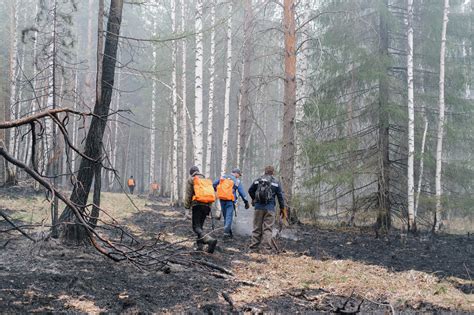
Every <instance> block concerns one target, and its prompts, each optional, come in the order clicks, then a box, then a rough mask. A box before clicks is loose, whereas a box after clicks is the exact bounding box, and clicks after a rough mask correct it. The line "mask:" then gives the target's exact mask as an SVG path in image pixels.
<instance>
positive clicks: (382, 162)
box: [376, 0, 391, 232]
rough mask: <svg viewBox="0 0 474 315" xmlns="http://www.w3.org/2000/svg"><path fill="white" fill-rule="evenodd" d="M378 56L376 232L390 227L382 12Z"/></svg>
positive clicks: (384, 22)
mask: <svg viewBox="0 0 474 315" xmlns="http://www.w3.org/2000/svg"><path fill="white" fill-rule="evenodd" d="M384 3H385V8H387V7H388V1H387V0H385V2H384ZM379 14H380V16H379V19H380V20H379V23H380V25H379V27H380V29H379V58H380V59H381V63H382V67H384V68H383V69H381V70H380V75H379V99H378V105H379V108H378V113H379V126H378V151H379V159H378V162H379V170H378V193H377V195H378V214H377V223H376V226H377V232H379V231H382V232H387V231H388V230H389V229H390V227H391V213H390V194H389V191H390V188H389V187H390V156H389V124H390V120H389V115H388V100H389V94H388V93H389V86H388V77H387V71H388V70H387V69H386V66H385V62H386V60H388V44H389V39H388V25H387V20H386V17H385V16H384V13H383V12H380V13H379Z"/></svg>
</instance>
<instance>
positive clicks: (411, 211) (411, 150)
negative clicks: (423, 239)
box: [407, 0, 416, 231]
mask: <svg viewBox="0 0 474 315" xmlns="http://www.w3.org/2000/svg"><path fill="white" fill-rule="evenodd" d="M407 1H408V2H407V11H408V30H407V50H408V51H407V81H408V82H407V84H408V167H407V171H408V174H407V188H408V227H409V229H410V230H412V231H416V222H415V220H416V218H415V179H414V176H415V175H414V171H415V169H414V159H415V108H414V84H413V0H407Z"/></svg>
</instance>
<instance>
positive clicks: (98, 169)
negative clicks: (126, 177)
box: [89, 0, 112, 228]
mask: <svg viewBox="0 0 474 315" xmlns="http://www.w3.org/2000/svg"><path fill="white" fill-rule="evenodd" d="M103 60H104V0H99V12H98V14H97V64H96V69H97V72H96V79H95V85H96V88H95V97H96V100H97V103H101V99H102V75H103V71H102V69H103V66H102V62H103ZM110 99H112V96H111V97H110ZM109 106H110V102H109ZM107 112H108V110H107ZM104 132H105V130H104ZM102 137H103V136H102ZM102 147H103V145H102V144H101V148H100V149H99V151H100V152H99V156H100V155H101V154H102V150H103V148H102ZM93 167H94V174H93V176H94V192H93V197H92V199H93V206H92V211H91V218H90V221H89V222H90V224H91V225H92V227H94V228H95V226H96V225H97V220H98V219H99V215H100V208H99V207H100V192H101V189H102V177H101V175H102V164H101V163H95V165H93Z"/></svg>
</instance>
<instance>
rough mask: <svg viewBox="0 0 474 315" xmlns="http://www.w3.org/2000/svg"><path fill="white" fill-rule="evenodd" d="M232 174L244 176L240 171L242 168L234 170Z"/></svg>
mask: <svg viewBox="0 0 474 315" xmlns="http://www.w3.org/2000/svg"><path fill="white" fill-rule="evenodd" d="M232 173H234V174H239V175H240V176H242V172H241V171H240V168H237V167H236V168H234V169H233V170H232Z"/></svg>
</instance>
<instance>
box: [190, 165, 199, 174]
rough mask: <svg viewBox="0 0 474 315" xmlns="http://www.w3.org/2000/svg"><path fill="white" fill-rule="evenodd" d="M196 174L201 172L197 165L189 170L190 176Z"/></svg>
mask: <svg viewBox="0 0 474 315" xmlns="http://www.w3.org/2000/svg"><path fill="white" fill-rule="evenodd" d="M196 172H199V167H197V166H196V165H194V166H193V167H191V168H190V169H189V175H193V174H194V173H196Z"/></svg>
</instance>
